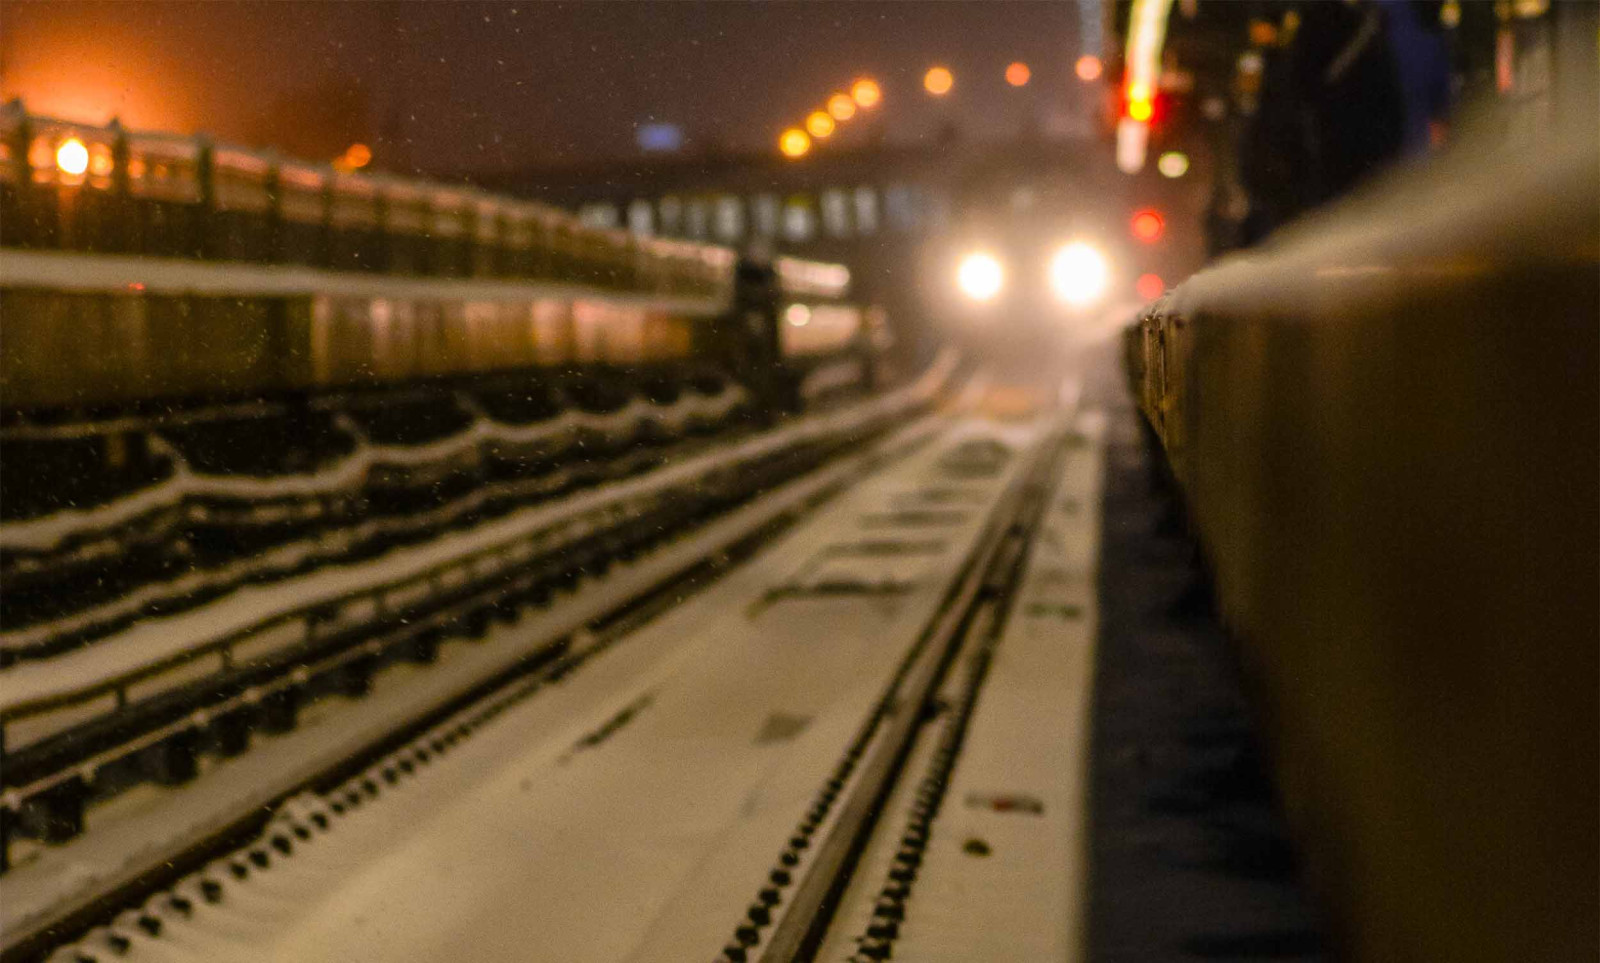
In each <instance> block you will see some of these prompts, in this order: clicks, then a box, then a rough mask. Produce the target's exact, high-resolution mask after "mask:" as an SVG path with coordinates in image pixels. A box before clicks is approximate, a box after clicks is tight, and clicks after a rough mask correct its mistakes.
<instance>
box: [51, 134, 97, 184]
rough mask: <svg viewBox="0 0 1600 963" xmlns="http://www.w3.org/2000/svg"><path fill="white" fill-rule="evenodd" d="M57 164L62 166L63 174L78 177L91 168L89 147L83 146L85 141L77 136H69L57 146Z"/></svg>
mask: <svg viewBox="0 0 1600 963" xmlns="http://www.w3.org/2000/svg"><path fill="white" fill-rule="evenodd" d="M56 166H57V167H59V168H61V172H62V173H63V174H70V175H72V176H73V177H78V176H80V175H82V174H83V172H84V171H86V170H88V169H89V148H87V147H85V146H83V141H81V140H79V139H78V138H76V137H69V138H67V139H66V140H64V141H62V142H61V146H60V147H57V148H56Z"/></svg>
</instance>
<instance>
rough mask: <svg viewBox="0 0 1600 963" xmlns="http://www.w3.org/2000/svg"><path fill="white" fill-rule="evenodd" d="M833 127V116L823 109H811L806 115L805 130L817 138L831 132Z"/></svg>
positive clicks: (819, 138) (821, 137)
mask: <svg viewBox="0 0 1600 963" xmlns="http://www.w3.org/2000/svg"><path fill="white" fill-rule="evenodd" d="M833 127H834V124H833V116H832V115H831V114H829V113H828V112H827V111H825V110H813V111H812V112H811V114H810V115H809V116H808V117H806V130H807V131H810V133H811V136H812V137H815V138H816V139H817V140H821V139H823V138H824V137H827V136H828V135H830V134H832V133H833Z"/></svg>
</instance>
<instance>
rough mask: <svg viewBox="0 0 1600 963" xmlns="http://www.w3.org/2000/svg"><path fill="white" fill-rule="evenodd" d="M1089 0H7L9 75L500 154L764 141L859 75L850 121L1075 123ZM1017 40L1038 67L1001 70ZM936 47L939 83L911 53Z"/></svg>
mask: <svg viewBox="0 0 1600 963" xmlns="http://www.w3.org/2000/svg"><path fill="white" fill-rule="evenodd" d="M1078 25H1079V11H1078V10H1077V8H1076V7H1075V6H1074V5H1073V4H1072V3H1069V2H1066V0H1048V2H1027V0H1018V2H995V0H988V2H972V3H966V2H898V3H878V2H846V0H838V2H831V3H817V2H776V0H760V2H749V3H731V2H730V3H697V2H655V3H642V2H641V3H628V2H589V3H578V4H571V3H549V2H531V0H520V2H518V0H509V2H495V3H477V2H447V0H431V2H418V3H399V4H391V3H380V2H349V3H326V2H212V3H204V2H202V3H193V2H164V0H138V2H123V3H99V2H93V3H91V2H80V0H50V2H16V0H0V58H3V60H0V70H3V77H0V94H3V95H4V97H5V98H7V99H9V98H11V97H14V96H21V97H23V98H24V99H25V100H26V102H27V104H28V106H29V108H30V109H31V110H33V111H35V112H39V113H48V114H51V115H55V116H64V117H70V118H73V119H85V120H92V121H103V120H105V119H108V118H109V117H110V116H111V115H113V114H118V115H120V116H121V117H122V119H123V121H124V123H127V124H129V125H130V126H136V127H145V128H159V129H167V130H177V131H184V132H190V131H196V130H203V131H207V132H209V133H211V134H213V135H214V136H216V137H218V138H220V139H224V140H229V141H235V142H243V143H247V144H253V145H259V146H266V145H274V146H278V147H281V148H283V149H285V150H288V151H289V152H291V153H294V154H298V155H302V156H310V157H318V158H331V157H332V156H334V155H335V154H337V153H338V152H339V151H340V150H342V149H343V148H344V147H345V146H346V145H348V144H349V143H351V142H353V141H358V140H359V141H366V142H368V143H372V144H373V145H374V146H375V148H376V153H377V163H378V164H379V165H380V166H387V167H391V168H396V169H405V168H410V167H416V168H420V169H423V170H427V171H433V172H446V171H464V172H469V171H491V170H500V169H506V168H514V167H518V166H524V165H527V166H546V165H556V164H568V163H578V164H581V163H584V162H590V161H599V160H605V159H612V158H618V157H627V156H635V155H637V154H638V152H639V149H638V148H637V147H636V146H635V142H634V138H635V125H636V124H640V123H647V122H650V121H652V120H656V121H670V122H674V123H677V124H680V125H682V127H683V128H684V130H685V132H686V133H687V135H688V138H689V143H688V144H687V145H686V148H685V149H686V150H689V151H693V152H714V151H721V152H755V151H771V150H773V148H774V144H775V141H776V137H777V135H778V133H779V131H781V130H782V129H783V128H784V127H785V126H788V125H791V124H795V123H798V122H799V121H800V120H801V119H803V117H804V116H805V114H806V112H807V111H808V110H810V109H812V108H814V107H818V106H821V104H822V102H823V101H824V100H825V99H826V98H827V96H828V95H829V94H830V93H833V92H835V91H838V90H841V89H844V88H845V87H847V86H848V84H849V82H850V81H851V79H852V78H854V77H856V76H859V75H864V74H865V75H870V76H873V77H875V78H877V79H878V80H879V81H880V82H882V84H883V86H884V91H885V102H884V104H883V105H882V106H881V107H880V108H879V109H878V112H877V116H876V117H874V118H872V120H871V121H870V122H869V123H866V124H862V123H859V122H853V123H852V124H851V125H847V127H846V130H845V132H844V135H843V136H844V139H845V140H846V142H848V141H855V142H859V141H861V140H863V139H867V138H871V137H883V138H886V139H888V140H890V141H910V140H915V139H917V138H919V137H930V136H932V135H933V134H934V133H935V131H936V130H938V128H940V127H941V126H943V125H945V124H951V125H954V126H955V127H957V128H958V129H959V130H961V131H962V132H963V133H966V134H968V135H971V136H992V135H994V134H997V133H1002V132H1004V131H1006V130H1014V129H1016V128H1017V127H1019V126H1020V125H1022V124H1024V123H1033V124H1041V123H1042V124H1045V125H1062V124H1069V123H1071V121H1072V118H1073V117H1074V116H1076V113H1077V103H1078V98H1079V97H1080V96H1081V91H1080V90H1079V85H1078V84H1077V82H1076V81H1075V79H1074V78H1073V77H1072V63H1073V60H1074V59H1075V58H1076V57H1077V55H1078V53H1079V52H1080V50H1079V41H1078V33H1079V29H1078ZM1012 60H1023V61H1026V62H1027V63H1028V64H1029V65H1030V66H1031V67H1032V69H1033V81H1032V83H1031V84H1030V85H1029V86H1028V87H1027V88H1024V89H1022V90H1013V89H1011V88H1009V87H1007V86H1006V84H1005V82H1004V79H1003V72H1004V70H1005V67H1006V65H1007V64H1008V63H1009V62H1011V61H1012ZM935 63H942V64H946V65H948V66H949V67H950V68H951V69H952V70H953V71H954V72H955V76H956V88H955V91H954V92H953V93H952V94H951V95H950V97H949V98H947V100H946V101H943V102H940V101H935V100H933V99H932V98H930V97H929V96H927V95H926V94H925V93H923V91H922V90H921V77H922V73H923V71H924V70H925V69H926V68H927V67H929V66H931V65H933V64H935Z"/></svg>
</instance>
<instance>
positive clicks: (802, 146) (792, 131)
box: [778, 127, 811, 157]
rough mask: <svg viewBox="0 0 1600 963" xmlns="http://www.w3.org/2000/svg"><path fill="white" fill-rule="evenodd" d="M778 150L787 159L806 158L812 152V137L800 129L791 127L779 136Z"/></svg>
mask: <svg viewBox="0 0 1600 963" xmlns="http://www.w3.org/2000/svg"><path fill="white" fill-rule="evenodd" d="M778 150H780V151H782V152H783V156H785V157H804V156H806V154H807V152H809V151H810V150H811V137H810V135H808V134H807V133H806V132H805V131H803V130H801V129H800V128H798V127H791V128H789V129H788V130H786V131H784V132H783V133H782V134H780V135H778Z"/></svg>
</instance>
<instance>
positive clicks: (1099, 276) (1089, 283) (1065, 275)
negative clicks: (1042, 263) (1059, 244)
mask: <svg viewBox="0 0 1600 963" xmlns="http://www.w3.org/2000/svg"><path fill="white" fill-rule="evenodd" d="M1110 281H1111V265H1110V264H1108V263H1107V262H1106V256H1105V255H1104V254H1101V253H1100V251H1099V250H1098V249H1097V248H1095V247H1094V246H1093V245H1090V244H1084V243H1083V242H1081V241H1077V242H1074V243H1072V244H1068V245H1067V246H1066V247H1064V248H1062V249H1061V250H1059V251H1057V252H1056V253H1055V256H1054V257H1052V258H1051V259H1050V288H1051V290H1053V291H1055V293H1056V297H1058V298H1060V299H1061V300H1063V301H1065V302H1067V303H1068V304H1076V305H1085V304H1093V303H1094V302H1095V301H1098V300H1099V299H1100V297H1101V296H1102V295H1104V294H1105V293H1106V287H1107V285H1108V284H1109V283H1110Z"/></svg>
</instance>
